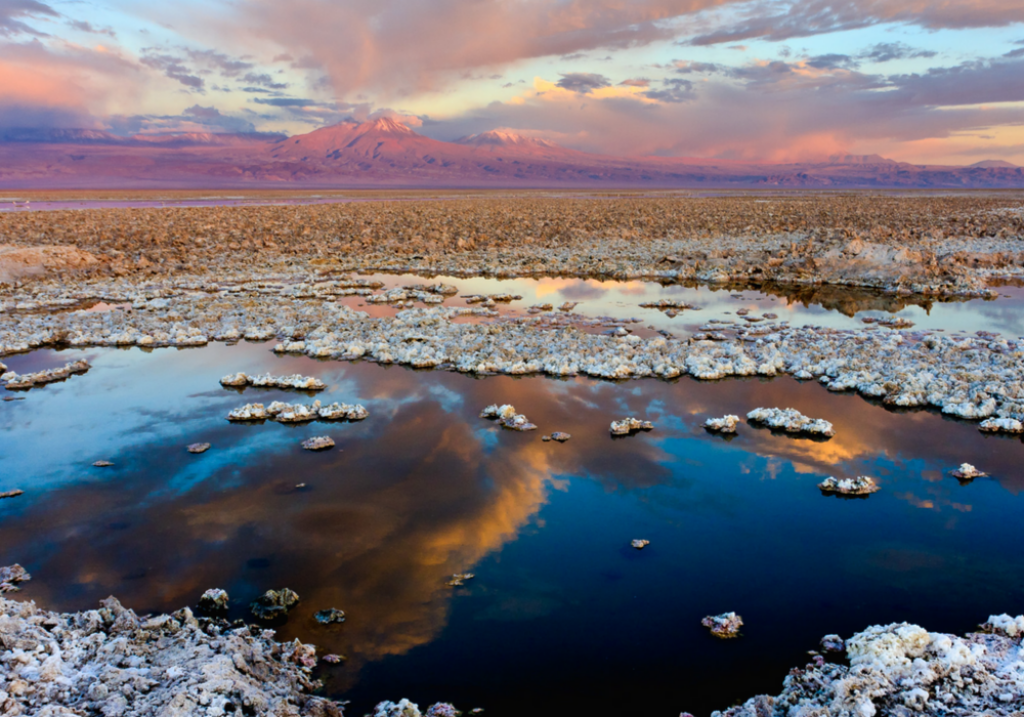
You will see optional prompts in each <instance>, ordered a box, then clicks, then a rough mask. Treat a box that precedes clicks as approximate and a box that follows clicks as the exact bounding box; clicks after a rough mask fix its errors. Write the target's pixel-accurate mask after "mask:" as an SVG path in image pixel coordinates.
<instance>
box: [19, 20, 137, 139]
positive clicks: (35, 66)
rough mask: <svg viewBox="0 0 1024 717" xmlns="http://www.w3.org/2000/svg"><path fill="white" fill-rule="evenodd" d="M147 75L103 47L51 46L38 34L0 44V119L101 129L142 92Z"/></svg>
mask: <svg viewBox="0 0 1024 717" xmlns="http://www.w3.org/2000/svg"><path fill="white" fill-rule="evenodd" d="M144 74H145V73H144V72H143V71H142V70H141V68H140V67H139V65H138V64H136V63H135V62H133V61H131V60H129V59H126V58H125V57H122V56H121V55H120V54H118V53H117V52H113V51H110V50H107V49H105V48H85V47H81V46H77V45H71V44H68V43H55V46H54V47H50V46H49V45H47V44H45V43H44V42H42V41H40V38H33V39H32V40H29V41H27V42H7V43H0V123H2V124H4V125H6V126H26V125H31V126H37V127H65V128H67V127H85V128H98V127H100V126H102V124H103V120H102V118H103V117H104V116H106V115H108V114H110V113H111V112H112V111H116V108H118V107H121V106H123V105H124V104H126V103H130V102H132V101H133V100H134V98H135V97H137V96H138V94H139V92H140V90H141V87H142V84H143V80H144Z"/></svg>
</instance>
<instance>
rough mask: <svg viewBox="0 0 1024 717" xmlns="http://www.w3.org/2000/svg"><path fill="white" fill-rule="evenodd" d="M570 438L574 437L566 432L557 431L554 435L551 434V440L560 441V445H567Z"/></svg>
mask: <svg viewBox="0 0 1024 717" xmlns="http://www.w3.org/2000/svg"><path fill="white" fill-rule="evenodd" d="M570 438H572V435H570V434H568V433H566V432H564V431H555V432H554V433H552V434H551V440H552V441H558V442H559V443H565V442H566V441H568V440H569V439H570Z"/></svg>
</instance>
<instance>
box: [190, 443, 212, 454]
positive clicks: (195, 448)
mask: <svg viewBox="0 0 1024 717" xmlns="http://www.w3.org/2000/svg"><path fill="white" fill-rule="evenodd" d="M186 449H187V450H188V452H189V453H206V452H207V451H208V450H210V444H209V443H189V444H188V446H186Z"/></svg>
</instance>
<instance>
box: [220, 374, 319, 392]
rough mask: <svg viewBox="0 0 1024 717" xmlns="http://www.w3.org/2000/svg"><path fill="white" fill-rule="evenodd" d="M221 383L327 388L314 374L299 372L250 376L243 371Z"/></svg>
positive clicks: (306, 389) (312, 388) (263, 386)
mask: <svg viewBox="0 0 1024 717" xmlns="http://www.w3.org/2000/svg"><path fill="white" fill-rule="evenodd" d="M220 385H221V386H230V387H238V386H254V387H256V388H297V389H300V390H302V391H323V390H324V389H325V388H327V384H326V383H324V382H323V381H321V380H320V379H318V378H314V377H313V376H302V375H300V374H297V373H296V374H292V375H291V376H271V375H270V374H269V373H265V374H260V375H258V376H249V375H248V374H245V373H242V372H241V371H239V372H238V373H233V374H229V375H227V376H225V377H224V378H222V379H221V380H220Z"/></svg>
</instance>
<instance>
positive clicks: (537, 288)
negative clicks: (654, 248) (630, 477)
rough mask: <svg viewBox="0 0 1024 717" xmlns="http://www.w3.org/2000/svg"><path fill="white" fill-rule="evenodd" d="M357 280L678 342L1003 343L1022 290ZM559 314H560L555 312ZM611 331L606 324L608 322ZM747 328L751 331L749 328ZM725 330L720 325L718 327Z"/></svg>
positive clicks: (405, 277) (1023, 329)
mask: <svg viewBox="0 0 1024 717" xmlns="http://www.w3.org/2000/svg"><path fill="white" fill-rule="evenodd" d="M363 278H367V279H371V280H374V281H379V282H382V283H384V284H385V290H386V289H390V288H393V287H398V286H408V285H413V284H428V283H445V284H452V285H454V286H456V287H457V288H458V289H459V293H458V294H457V295H455V296H453V297H451V298H449V299H447V300H446V301H445V303H444V305H445V306H453V307H462V306H466V301H465V299H463V298H461V297H463V296H465V295H468V294H501V293H507V294H514V295H518V296H522V297H523V298H522V299H521V300H519V301H514V302H512V303H510V304H504V303H499V304H497V306H496V308H497V309H498V310H499V311H500V313H501V314H502V315H507V316H530V314H528V313H527V309H529V308H530V307H531V306H536V305H540V304H551V305H553V306H554V307H555V308H557V307H558V306H560V305H561V304H563V303H564V302H567V301H569V302H579V304H578V306H577V307H576V308H575V310H574V314H576V315H579V316H583V317H590V318H593V317H609V318H610V319H612V320H617V321H622V320H628V319H639V323H636V324H632V325H631V327H632V328H633V329H634V331H635V332H636V333H638V334H640V335H649V334H650V333H651V332H650V331H647V332H645V331H644V329H645V328H646V327H651V328H653V329H655V330H660V331H668V332H670V333H672V334H674V335H678V336H686V335H689V334H692V333H694V332H697V331H700V330H701V328H700V327H701V326H704V325H707V322H708V321H709V320H712V319H718V320H728V321H734V322H736V325H747V324H748V323H750V322H748V321H747V320H746V319H744V318H743V316H741V315H739V314H737V313H736V312H737V311H742V310H746V311H747V312H749V313H748V314H747V316H748V317H760V316H763V315H764V314H766V313H769V314H775V315H776V316H777V318H776V319H768V320H770V321H780V322H781V321H788V322H789V323H790V325H791V326H803V325H814V326H828V327H832V328H838V329H849V328H864V326H865V324H864V322H863V320H864V319H865V318H869V317H870V318H876V319H877V318H885V317H892V316H899V317H901V318H905V319H908V320H910V321H912V322H913V323H914V326H913V328H914V330H929V331H934V330H943V331H947V332H949V333H954V332H957V331H963V332H967V333H974V332H975V331H991V332H995V333H1001V334H1003V335H1005V336H1007V337H1016V336H1024V311H1022V309H1024V287H1020V286H1001V287H998V288H997V291H998V292H999V295H1000V296H999V298H997V299H993V300H985V299H971V300H964V299H955V300H946V301H938V300H936V299H935V298H934V297H927V296H921V295H912V296H896V295H893V294H883V293H881V292H878V291H871V290H867V289H857V288H852V287H840V286H764V287H761V288H750V287H742V286H723V285H707V284H704V285H696V286H685V285H681V284H667V285H662V284H659V283H656V282H650V281H610V280H609V281H600V280H597V279H576V278H567V277H562V278H539V279H530V278H524V279H494V278H488V277H472V278H460V277H452V276H434V277H431V278H430V279H424V278H423V277H422V276H417V275H413V274H398V275H396V274H367V275H363ZM660 299H673V300H676V301H681V302H685V303H687V304H690V305H693V306H696V307H699V309H698V310H691V309H686V310H683V311H680V312H679V314H678V315H677V316H675V317H670V316H668V315H666V313H665V312H663V311H660V310H658V309H652V308H643V307H641V306H640V304H642V303H648V302H656V301H658V300H660ZM344 302H345V303H347V304H349V305H351V306H353V307H355V308H358V309H359V310H361V311H369V312H370V313H372V314H374V315H387V314H394V313H395V310H394V309H389V308H388V307H386V306H384V305H379V304H378V305H367V304H365V303H364V302H363V300H362V299H361V298H359V297H349V298H346V299H345V300H344ZM558 313H561V312H558ZM610 323H612V322H610ZM753 325H755V326H756V325H757V324H756V323H754V324H753ZM720 326H721V328H722V329H727V328H728V325H725V324H722V325H720Z"/></svg>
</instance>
